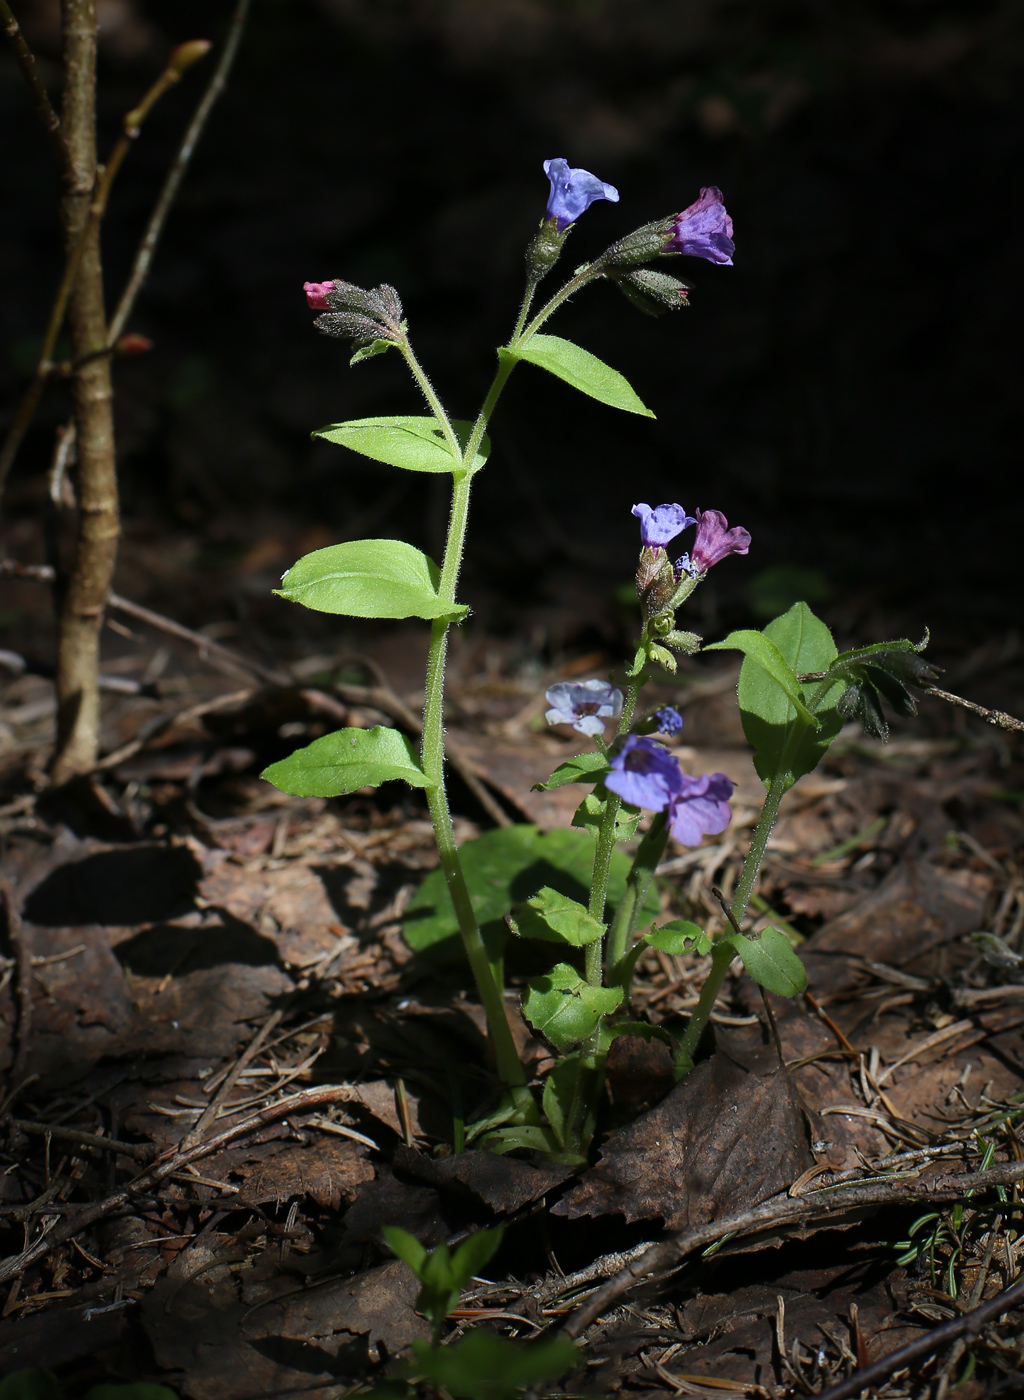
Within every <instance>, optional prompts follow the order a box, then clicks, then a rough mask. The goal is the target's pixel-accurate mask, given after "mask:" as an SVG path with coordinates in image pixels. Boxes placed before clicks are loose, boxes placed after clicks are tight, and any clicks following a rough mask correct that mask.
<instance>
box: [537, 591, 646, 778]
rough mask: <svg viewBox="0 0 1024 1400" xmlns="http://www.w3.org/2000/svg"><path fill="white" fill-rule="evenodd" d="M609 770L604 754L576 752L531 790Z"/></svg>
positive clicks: (600, 775)
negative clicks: (544, 781) (545, 780)
mask: <svg viewBox="0 0 1024 1400" xmlns="http://www.w3.org/2000/svg"><path fill="white" fill-rule="evenodd" d="M630 586H632V585H630ZM611 771H612V770H611V769H610V768H609V767H608V760H607V759H606V758H605V756H604V754H601V753H578V754H576V755H575V756H574V757H573V758H567V759H566V760H565V762H564V763H560V764H559V765H558V767H557V768H556V769H555V771H554V772H553V773H552V774H551V777H550V778H549V779H548V780H547V782H546V783H534V785H533V791H534V792H553V791H554V790H555V788H560V787H565V785H566V783H596V782H597V781H598V779H599V778H603V777H604V776H605V775H606V774H607V773H610V772H611Z"/></svg>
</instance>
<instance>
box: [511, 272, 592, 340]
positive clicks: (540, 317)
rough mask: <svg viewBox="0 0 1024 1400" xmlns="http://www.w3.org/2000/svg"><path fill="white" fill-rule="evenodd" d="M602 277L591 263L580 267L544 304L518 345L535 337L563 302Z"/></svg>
mask: <svg viewBox="0 0 1024 1400" xmlns="http://www.w3.org/2000/svg"><path fill="white" fill-rule="evenodd" d="M603 276H604V273H603V272H602V271H601V269H600V268H598V267H595V265H594V264H593V263H588V264H587V266H586V267H581V268H580V270H579V272H577V273H576V274H575V276H573V277H570V278H569V280H568V282H566V284H565V286H564V287H560V288H559V290H558V291H557V292H556V293H555V294H554V296H553V297H551V298H550V299H549V300H548V301H546V302H545V303H544V305H543V306H542V307H541V309H540V310H539V311H538V312H537V314H536V316H534V318H533V320H532V321H531V322H530V324H529V325H528V326H527V327H526V329H525V330H524V331H522V332H521V333H520V335H519V342H520V344H522V343H523V342H524V341H527V340H529V339H530V337H531V336H534V335H536V334H537V332H538V331H539V330H540V328H541V326H542V325H543V324H544V322H545V321H546V320H548V319H549V317H551V316H552V315H554V313H555V312H556V311H557V310H558V308H559V307H560V306H561V305H562V303H563V302H566V301H568V300H569V298H570V297H571V296H575V294H576V293H577V292H578V291H579V290H580V289H581V288H582V287H585V286H586V285H587V283H588V282H595V281H596V280H597V279H598V278H599V277H603Z"/></svg>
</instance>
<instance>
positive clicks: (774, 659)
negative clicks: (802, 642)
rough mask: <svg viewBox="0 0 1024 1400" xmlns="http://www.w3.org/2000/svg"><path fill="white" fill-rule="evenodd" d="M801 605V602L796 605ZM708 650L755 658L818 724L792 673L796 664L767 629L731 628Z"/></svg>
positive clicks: (803, 716)
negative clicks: (789, 660)
mask: <svg viewBox="0 0 1024 1400" xmlns="http://www.w3.org/2000/svg"><path fill="white" fill-rule="evenodd" d="M797 606H801V605H799V604H798V605H797ZM704 650H705V651H742V652H743V654H744V656H746V657H748V658H749V659H750V660H751V661H756V662H757V664H758V666H760V668H761V670H762V671H764V672H765V673H766V675H768V676H769V677H770V678H771V679H772V680H773V681H774V682H775V683H776V685H778V686H780V687H781V689H782V691H783V692H784V694H785V695H786V696H787V697H788V699H789V701H790V703H791V704H792V706H793V708H794V709H795V710H796V712H797V714H798V715H799V716H800V718H801V719H802V720H803V722H804V724H806V725H808V726H810V728H812V729H817V728H818V720H817V719H816V718H815V717H814V715H812V714H811V712H810V710H809V709H808V708H807V706H806V705H805V704H804V692H803V688H802V686H801V685H800V682H799V681H798V680H797V678H796V676H795V675H794V673H793V667H792V666H790V664H789V662H788V661H787V660H786V658H785V657H784V656H783V654H782V652H781V651H780V650H779V648H778V647H777V646H776V645H775V643H774V642H773V641H772V639H771V637H769V636H768V634H767V630H766V631H765V632H754V631H753V630H751V629H750V628H746V629H744V630H742V631H740V632H730V633H729V635H728V637H726V638H725V640H724V641H722V642H712V644H711V645H710V646H707V647H705V648H704Z"/></svg>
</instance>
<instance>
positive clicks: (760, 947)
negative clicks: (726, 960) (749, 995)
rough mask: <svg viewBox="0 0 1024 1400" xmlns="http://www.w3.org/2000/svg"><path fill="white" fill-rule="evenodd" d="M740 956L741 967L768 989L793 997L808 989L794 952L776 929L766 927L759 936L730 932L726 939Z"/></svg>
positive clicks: (785, 938) (788, 942)
mask: <svg viewBox="0 0 1024 1400" xmlns="http://www.w3.org/2000/svg"><path fill="white" fill-rule="evenodd" d="M723 942H725V943H731V944H732V946H733V947H734V948H735V949H736V951H737V953H739V955H740V957H741V958H742V959H743V966H744V967H745V968H746V970H747V971H748V972H749V973H750V975H751V977H753V979H754V981H755V982H758V983H759V984H760V985H761V986H762V987H764V988H765V989H766V990H767V991H769V992H775V993H776V995H777V996H780V997H795V996H799V995H800V993H801V992H803V991H806V990H807V973H806V972H805V971H804V965H803V963H802V962H801V961H800V959H799V958H798V957H797V955H796V954H795V953H794V952H793V948H792V946H791V944H790V941H789V939H788V938H787V937H786V935H785V934H784V933H780V932H779V930H778V929H777V928H766V929H765V930H764V932H763V933H762V934H761V935H760V936H759V937H758V938H748V937H747V935H746V934H745V933H731V934H729V936H728V937H727V938H725V939H723Z"/></svg>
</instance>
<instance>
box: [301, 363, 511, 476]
mask: <svg viewBox="0 0 1024 1400" xmlns="http://www.w3.org/2000/svg"><path fill="white" fill-rule="evenodd" d="M367 349H368V350H371V351H372V347H369V346H368V347H367ZM374 353H376V352H374ZM358 355H359V351H358V350H357V351H356V356H358ZM356 356H353V363H355V359H356ZM452 427H453V428H454V429H455V436H456V437H457V438H458V440H459V445H460V446H461V447H463V448H464V447H465V445H466V443H467V442H468V441H469V435H470V433H471V431H472V429H473V425H472V423H467V422H465V421H463V420H462V419H456V420H455V421H454V422H453V423H452ZM313 436H314V437H315V438H323V439H324V441H325V442H335V443H337V444H338V446H339V447H348V448H350V449H351V450H352V451H353V452H358V453H360V454H361V455H362V456H363V457H372V458H373V460H374V461H375V462H386V463H387V464H388V465H389V466H392V467H404V468H405V469H406V471H410V472H457V471H463V470H465V468H466V467H467V466H468V465H469V464H468V463H466V462H457V461H456V460H455V458H454V457H453V456H452V454H451V451H450V450H449V447H448V441H447V439H446V438H445V435H444V433H443V431H442V429H441V424H440V423H439V422H438V421H437V419H436V418H407V417H406V418H353V419H351V420H350V421H349V422H347V423H331V424H330V426H329V427H326V428H321V429H320V431H319V432H316V433H314V434H313ZM490 450H491V444H490V442H489V441H488V439H487V438H486V436H485V437H484V439H483V441H482V442H481V444H480V447H479V449H478V450H477V454H476V457H475V458H474V460H473V470H474V471H479V470H480V468H481V467H482V466H483V464H484V463H485V462H486V461H487V458H488V455H489V454H490Z"/></svg>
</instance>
